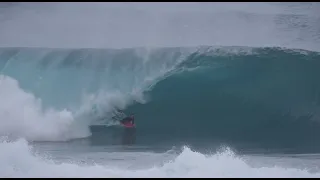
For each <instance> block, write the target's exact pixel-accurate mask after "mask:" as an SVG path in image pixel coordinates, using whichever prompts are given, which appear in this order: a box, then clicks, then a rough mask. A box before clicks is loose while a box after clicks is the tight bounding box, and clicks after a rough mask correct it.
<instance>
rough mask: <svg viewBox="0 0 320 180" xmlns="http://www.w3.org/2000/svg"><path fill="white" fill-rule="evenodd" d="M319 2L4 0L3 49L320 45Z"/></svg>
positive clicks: (0, 32) (1, 13)
mask: <svg viewBox="0 0 320 180" xmlns="http://www.w3.org/2000/svg"><path fill="white" fill-rule="evenodd" d="M319 12H320V6H319V3H313V4H312V3H215V2H212V3H141V2H140V3H138V2H137V3H110V2H105V3H1V5H0V46H2V47H8V46H10V47H11V46H24V47H25V46H27V47H60V48H66V47H70V48H86V47H89V48H105V47H109V48H110V47H111V48H122V47H135V46H196V45H218V46H220V45H222V46H226V45H227V46H259V47H260V46H282V47H293V48H303V49H310V50H317V51H319V49H320V13H319Z"/></svg>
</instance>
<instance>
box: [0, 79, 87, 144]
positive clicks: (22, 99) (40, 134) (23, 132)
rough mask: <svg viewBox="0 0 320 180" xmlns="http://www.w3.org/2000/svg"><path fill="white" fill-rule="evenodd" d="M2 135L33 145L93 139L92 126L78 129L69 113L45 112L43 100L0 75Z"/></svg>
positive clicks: (52, 110)
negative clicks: (90, 137) (91, 136)
mask: <svg viewBox="0 0 320 180" xmlns="http://www.w3.org/2000/svg"><path fill="white" fill-rule="evenodd" d="M0 99H1V103H0V124H1V126H0V134H1V135H9V136H10V137H13V138H19V137H23V138H26V139H27V140H31V141H66V140H70V139H73V138H80V137H87V136H89V135H90V131H89V129H88V124H83V125H82V126H79V123H78V122H77V123H78V124H77V126H76V127H77V128H75V119H74V117H73V115H72V113H71V112H70V111H68V110H66V109H63V110H60V111H59V110H55V109H44V108H43V107H42V103H41V99H38V98H36V97H35V96H33V94H31V93H28V92H25V91H23V90H22V89H21V88H20V87H19V84H18V82H17V81H16V80H15V79H12V78H11V77H8V76H4V75H0Z"/></svg>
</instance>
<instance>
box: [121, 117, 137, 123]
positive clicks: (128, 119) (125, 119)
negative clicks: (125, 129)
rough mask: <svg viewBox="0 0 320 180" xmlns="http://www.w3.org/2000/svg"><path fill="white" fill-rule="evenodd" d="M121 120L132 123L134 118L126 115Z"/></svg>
mask: <svg viewBox="0 0 320 180" xmlns="http://www.w3.org/2000/svg"><path fill="white" fill-rule="evenodd" d="M121 122H122V123H125V122H131V123H132V124H134V118H133V117H126V118H124V119H122V120H121Z"/></svg>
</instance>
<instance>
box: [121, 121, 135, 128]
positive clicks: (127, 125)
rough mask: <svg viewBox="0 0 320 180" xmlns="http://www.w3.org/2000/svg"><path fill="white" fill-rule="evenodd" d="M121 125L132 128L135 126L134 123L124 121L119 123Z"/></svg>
mask: <svg viewBox="0 0 320 180" xmlns="http://www.w3.org/2000/svg"><path fill="white" fill-rule="evenodd" d="M120 124H121V125H122V126H124V127H126V128H133V127H135V125H134V124H131V123H129V122H126V123H122V122H121V123H120Z"/></svg>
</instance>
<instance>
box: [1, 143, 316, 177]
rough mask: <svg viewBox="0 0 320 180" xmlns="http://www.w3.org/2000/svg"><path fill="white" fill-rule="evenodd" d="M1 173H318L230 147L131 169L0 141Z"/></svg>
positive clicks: (187, 153)
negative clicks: (252, 158)
mask: <svg viewBox="0 0 320 180" xmlns="http://www.w3.org/2000/svg"><path fill="white" fill-rule="evenodd" d="M0 151H1V153H0V159H1V164H0V167H1V168H0V176H1V177H8V178H10V177H11V178H13V177H24V178H26V177H47V178H49V177H118V178H121V177H132V178H134V177H136V178H138V177H145V178H146V177H167V178H168V177H175V178H182V177H190V178H191V177H203V178H205V177H225V178H227V177H262V178H263V177H282V178H285V177H295V178H297V177H320V174H319V173H310V172H308V170H300V169H294V168H285V167H277V166H275V167H271V168H270V167H260V168H255V167H251V166H250V165H248V164H247V163H246V161H245V160H243V159H242V158H241V157H239V156H237V155H235V154H234V153H233V152H232V151H230V150H229V149H226V150H224V151H222V152H221V153H216V154H213V155H204V154H201V153H198V152H194V151H192V150H190V149H189V148H186V147H185V148H184V149H183V151H182V153H180V154H179V155H178V156H177V157H175V158H174V159H173V160H171V161H169V162H166V163H164V164H163V165H156V166H154V167H152V168H145V169H138V170H130V169H127V168H119V167H114V166H103V165H98V164H96V165H85V164H77V163H57V162H54V161H53V160H52V159H50V155H41V154H39V153H36V151H35V149H34V148H33V147H32V146H30V145H28V143H27V141H25V140H23V139H19V140H17V141H15V142H7V141H2V142H1V143H0Z"/></svg>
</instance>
